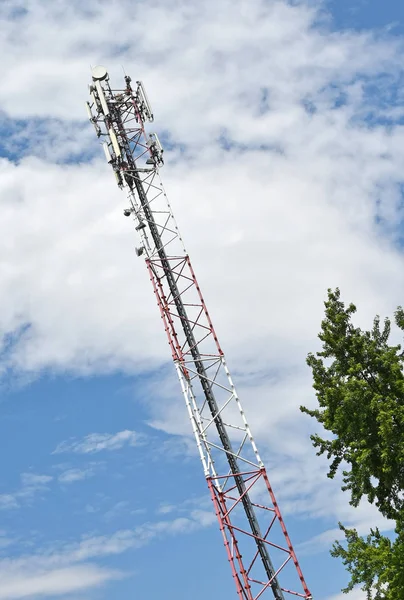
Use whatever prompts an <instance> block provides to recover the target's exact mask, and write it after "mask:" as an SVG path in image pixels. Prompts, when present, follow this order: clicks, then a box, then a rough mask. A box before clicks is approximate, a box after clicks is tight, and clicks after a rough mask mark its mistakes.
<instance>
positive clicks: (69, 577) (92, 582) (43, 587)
mask: <svg viewBox="0 0 404 600" xmlns="http://www.w3.org/2000/svg"><path fill="white" fill-rule="evenodd" d="M119 576H120V575H119V573H116V572H114V571H111V570H108V569H101V568H99V567H96V566H93V565H76V566H74V567H67V568H63V569H54V570H52V571H47V572H34V573H31V574H30V573H25V572H22V571H20V572H19V573H18V577H17V576H16V574H13V573H10V574H7V573H1V571H0V583H1V586H0V598H4V599H6V600H11V599H14V598H29V597H31V596H38V595H40V596H45V597H46V596H62V595H65V594H68V593H70V592H77V591H80V590H86V589H88V588H93V587H98V586H100V585H102V584H104V583H105V582H107V581H109V580H111V579H116V578H118V577H119Z"/></svg>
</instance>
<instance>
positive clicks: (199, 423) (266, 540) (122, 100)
mask: <svg viewBox="0 0 404 600" xmlns="http://www.w3.org/2000/svg"><path fill="white" fill-rule="evenodd" d="M124 79H125V84H124V86H123V87H122V88H120V89H113V88H111V86H110V82H109V76H108V73H107V70H106V69H105V68H104V67H101V66H98V67H95V68H94V69H93V70H92V83H91V85H90V97H91V99H90V102H87V110H88V116H89V119H90V121H91V122H92V123H93V124H94V127H95V130H96V133H97V136H98V137H99V138H101V139H102V140H103V148H104V152H105V156H106V159H107V161H108V163H109V164H110V165H111V167H112V169H113V171H114V175H115V177H116V180H117V183H118V186H119V187H120V188H121V189H124V190H125V191H126V192H127V195H128V200H129V206H128V208H126V209H125V210H124V214H125V215H126V216H132V217H133V219H134V221H135V229H136V231H137V232H138V234H139V236H140V239H141V242H140V245H139V247H138V248H136V254H137V255H138V256H144V258H145V262H146V266H147V269H148V271H149V275H150V281H151V282H152V285H153V290H154V294H155V296H156V300H157V304H158V306H159V309H160V313H161V318H162V321H163V323H164V328H165V331H166V333H167V337H168V343H169V345H170V348H171V353H172V358H173V360H174V364H175V368H176V370H177V375H178V379H179V381H180V385H181V389H182V393H183V396H184V400H185V404H186V408H187V411H188V415H189V419H190V421H191V426H192V430H193V433H194V435H195V440H196V443H197V446H198V451H199V456H200V459H201V462H202V465H203V470H204V474H205V477H206V481H207V484H208V487H209V490H210V494H211V498H212V501H213V506H214V510H215V513H216V516H217V519H218V521H219V526H220V530H221V533H222V536H223V541H224V545H225V548H226V552H227V557H228V560H229V562H230V566H231V570H232V574H233V578H234V581H235V584H236V588H237V594H238V596H239V598H240V600H257V599H258V598H259V597H260V596H262V595H263V594H265V595H266V596H268V595H269V596H271V594H272V597H273V598H275V599H276V600H286V599H287V598H290V597H291V596H295V597H296V596H298V597H301V598H305V599H306V600H309V599H311V598H312V596H311V594H310V592H309V589H308V587H307V585H306V582H305V579H304V577H303V573H302V571H301V568H300V566H299V563H298V560H297V558H296V554H295V552H294V549H293V546H292V543H291V541H290V539H289V535H288V533H287V531H286V527H285V524H284V521H283V518H282V515H281V513H280V510H279V507H278V504H277V502H276V499H275V496H274V493H273V491H272V487H271V485H270V483H269V480H268V477H267V474H266V471H265V467H264V464H263V462H262V460H261V457H260V455H259V453H258V449H257V446H256V443H255V441H254V438H253V436H252V433H251V429H250V427H249V425H248V421H247V419H246V416H245V413H244V410H243V408H242V405H241V402H240V399H239V397H238V395H237V392H236V388H235V387H234V384H233V380H232V378H231V375H230V372H229V369H228V367H227V363H226V360H225V357H224V354H223V351H222V349H221V346H220V344H219V341H218V338H217V335H216V332H215V329H214V328H213V325H212V321H211V319H210V316H209V313H208V311H207V308H206V305H205V302H204V299H203V295H202V293H201V290H200V287H199V285H198V282H197V279H196V277H195V274H194V271H193V268H192V266H191V262H190V259H189V256H188V254H187V252H186V250H185V247H184V244H183V241H182V238H181V235H180V233H179V230H178V227H177V224H176V221H175V219H174V216H173V213H172V210H171V206H170V204H169V202H168V199H167V196H166V193H165V191H164V188H163V185H162V183H161V180H160V175H159V169H160V167H161V166H162V165H163V149H162V147H161V144H160V141H159V138H158V136H157V134H155V133H152V134H150V135H147V134H146V133H145V129H144V123H145V121H150V122H151V121H153V112H152V109H151V107H150V103H149V101H148V98H147V96H146V92H145V89H144V86H143V84H142V82H140V81H137V82H136V86H133V87H132V82H131V79H130V77H127V76H125V78H124Z"/></svg>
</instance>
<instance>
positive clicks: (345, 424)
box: [301, 288, 404, 600]
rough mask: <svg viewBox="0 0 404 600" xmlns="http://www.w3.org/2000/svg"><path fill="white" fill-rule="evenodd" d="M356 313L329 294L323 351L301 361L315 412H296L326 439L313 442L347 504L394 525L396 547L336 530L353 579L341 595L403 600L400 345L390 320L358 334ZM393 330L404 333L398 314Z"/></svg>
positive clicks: (403, 380)
mask: <svg viewBox="0 0 404 600" xmlns="http://www.w3.org/2000/svg"><path fill="white" fill-rule="evenodd" d="M355 312H356V307H355V306H354V305H353V304H350V305H349V306H348V307H345V305H344V303H343V302H342V301H341V298H340V291H339V289H338V288H337V289H336V290H335V291H332V290H328V299H327V301H326V302H325V318H324V320H323V321H322V323H321V332H320V334H319V338H320V340H321V341H322V350H321V352H317V353H316V354H315V355H314V354H309V355H308V358H307V364H308V365H309V366H310V367H311V370H312V374H313V387H314V389H315V391H316V396H317V400H318V404H319V408H317V409H315V410H310V409H308V408H305V407H301V410H302V412H305V413H307V414H308V415H310V416H311V417H314V418H315V419H316V420H317V421H318V423H320V424H321V425H322V426H323V428H324V429H325V430H326V431H327V432H329V433H330V434H332V435H331V436H330V437H329V438H328V439H323V438H322V437H321V436H320V435H318V434H315V435H312V436H311V439H312V441H313V445H314V446H315V447H316V448H317V449H318V451H317V454H318V455H321V454H326V456H327V458H328V460H329V461H330V468H329V472H328V476H329V477H331V478H333V477H334V476H335V475H336V473H337V472H338V470H339V468H340V467H341V466H342V467H343V471H342V475H343V488H342V489H343V490H345V491H349V493H350V497H351V498H350V503H351V504H352V505H353V506H358V504H359V502H360V500H361V499H362V497H364V496H365V497H367V499H368V500H369V502H371V503H374V504H376V506H377V507H378V509H379V511H380V512H381V514H382V515H384V516H385V517H387V518H389V519H394V520H395V521H396V523H397V528H396V533H397V537H396V540H395V541H394V542H391V541H390V540H389V539H388V538H386V537H384V536H382V535H381V534H380V533H379V531H378V530H377V529H375V530H372V531H371V533H370V535H369V536H368V537H367V538H366V539H362V538H361V537H360V536H359V535H358V534H357V532H356V531H355V530H349V529H345V528H344V527H343V526H342V525H341V528H342V530H343V531H344V532H345V536H346V541H347V549H344V548H343V546H341V544H339V543H336V544H335V545H334V548H333V550H332V554H333V556H339V557H341V558H342V560H343V562H344V564H345V565H346V566H347V568H348V571H349V572H350V573H351V582H350V584H349V586H348V588H346V590H347V591H348V590H350V589H352V587H353V586H354V585H356V584H359V583H361V584H362V585H363V589H364V590H365V591H366V592H367V593H368V598H369V599H371V598H374V599H375V600H382V599H386V600H387V599H390V598H391V599H393V598H394V599H395V600H398V599H404V581H403V579H404V531H403V529H404V527H403V523H404V493H403V492H404V373H403V363H404V355H403V353H402V352H401V346H399V345H396V346H394V345H391V346H390V345H389V337H390V329H391V321H390V320H389V319H385V321H384V324H383V327H381V325H380V318H379V317H376V318H375V319H374V322H373V328H372V329H371V330H370V331H362V330H361V329H360V328H358V327H355V326H354V325H353V324H352V315H354V313H355ZM395 323H396V325H397V326H398V327H399V328H400V329H401V330H403V331H404V311H403V309H402V308H401V307H399V308H398V309H397V311H396V313H395ZM399 559H400V560H401V562H400V561H399ZM394 561H396V562H394ZM397 561H398V562H397ZM393 563H394V564H396V572H394V569H393V567H392V566H391V565H392V564H393ZM397 586H401V587H397ZM398 590H399V591H398ZM393 591H394V594H395V595H394V594H393ZM372 594H373V595H372ZM391 594H393V595H391Z"/></svg>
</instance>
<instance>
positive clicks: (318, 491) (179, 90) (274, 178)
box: [0, 0, 404, 600]
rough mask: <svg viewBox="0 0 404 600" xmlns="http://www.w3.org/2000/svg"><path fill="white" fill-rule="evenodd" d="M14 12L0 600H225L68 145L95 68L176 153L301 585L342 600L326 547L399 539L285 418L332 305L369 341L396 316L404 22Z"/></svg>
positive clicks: (166, 7)
mask: <svg viewBox="0 0 404 600" xmlns="http://www.w3.org/2000/svg"><path fill="white" fill-rule="evenodd" d="M213 8H214V9H215V10H213ZM16 9H17V4H16V3H15V2H13V1H9V2H4V3H3V4H2V6H1V7H0V51H1V52H2V54H3V55H5V56H7V57H8V59H7V65H5V67H4V68H5V72H4V76H3V84H4V85H3V86H2V89H1V90H0V103H1V104H0V107H1V111H2V112H1V130H2V134H3V135H2V142H1V146H0V157H1V159H0V205H1V210H2V215H3V219H2V225H0V227H1V231H0V240H1V242H0V244H1V250H0V256H1V260H0V273H2V276H1V277H0V294H1V297H2V298H3V299H4V306H3V309H2V311H1V312H2V314H1V315H0V335H1V339H2V347H1V354H0V356H1V362H0V374H1V382H0V383H1V387H0V391H1V403H0V439H1V440H2V442H1V443H2V457H3V461H2V467H3V468H2V479H1V487H0V519H1V523H0V600H1V599H3V598H7V599H10V600H11V599H14V598H34V599H42V598H55V599H56V598H62V600H104V599H107V598H111V597H115V598H118V599H119V600H129V599H130V598H131V599H132V598H133V597H137V596H139V597H141V596H145V595H147V597H148V598H150V600H157V599H159V598H161V597H162V596H163V595H164V596H165V597H166V596H167V595H168V597H171V596H172V597H175V598H177V599H182V598H184V599H185V598H189V597H190V596H192V598H194V599H195V600H199V599H202V598H204V597H206V596H207V595H211V594H212V590H214V593H215V594H216V595H218V596H219V595H223V596H225V597H226V598H227V597H228V598H231V597H236V593H235V590H234V589H233V582H232V578H231V574H230V571H229V567H228V563H227V560H226V556H225V551H224V548H223V547H222V542H221V537H220V532H219V530H218V527H217V525H216V522H215V518H214V515H213V513H212V507H211V502H210V499H209V497H208V494H207V489H206V484H205V481H204V478H203V473H202V469H201V466H200V464H199V461H198V458H197V455H196V451H195V448H194V444H193V440H192V438H191V437H190V433H191V432H190V431H189V424H188V420H187V416H186V412H185V407H184V406H183V405H182V398H181V394H180V389H179V386H178V385H177V382H176V381H175V378H174V374H173V371H174V369H173V368H172V369H171V365H170V362H169V359H170V353H169V348H168V346H167V342H166V340H165V337H164V331H163V330H162V328H161V322H160V318H159V314H158V309H157V307H156V306H155V304H154V296H153V292H152V289H151V287H150V282H149V279H148V276H147V273H146V271H145V265H144V263H143V261H142V260H139V259H137V258H136V256H135V254H134V252H133V248H134V246H135V245H136V244H137V241H138V240H137V239H136V236H135V232H133V231H132V230H131V227H130V225H129V223H128V220H125V219H124V218H123V217H122V209H123V208H124V207H125V199H124V197H123V195H122V194H120V192H119V190H118V189H117V188H116V187H115V185H114V181H113V177H112V174H111V173H110V169H109V168H108V166H107V165H106V164H105V163H104V162H103V158H102V156H101V152H98V150H99V149H98V148H97V140H96V138H95V136H94V132H93V130H92V128H91V125H89V124H88V125H86V122H85V117H86V115H85V110H84V101H85V100H86V95H87V83H89V79H90V70H89V66H90V64H93V65H94V64H97V63H101V64H105V65H106V66H107V67H108V69H109V70H110V73H111V77H113V78H114V80H120V78H122V70H121V64H123V65H124V66H125V69H126V71H127V72H128V73H129V74H130V75H131V76H132V77H133V79H134V80H136V79H138V78H141V79H143V80H144V81H145V83H146V86H147V89H148V92H149V96H150V99H151V101H152V104H153V108H154V112H155V115H156V123H155V127H156V130H157V131H158V132H162V131H164V136H167V139H170V146H169V148H167V151H166V155H165V156H166V166H165V167H164V171H163V172H162V176H163V180H164V182H165V184H166V187H167V191H168V194H169V196H170V199H171V202H172V205H173V208H174V211H175V213H176V216H177V219H178V221H179V224H180V228H181V230H182V233H183V237H184V239H185V243H186V244H187V246H188V248H189V250H190V253H191V255H192V258H193V262H194V267H195V269H196V271H197V274H198V276H199V278H200V283H201V285H202V287H203V289H204V293H205V298H206V300H207V302H208V304H209V308H210V311H211V315H212V317H213V320H214V323H215V325H216V329H217V331H218V333H219V336H220V338H221V341H222V345H223V347H224V349H225V352H227V354H228V358H229V363H230V366H231V368H232V370H233V372H234V376H235V379H236V382H237V383H238V387H239V390H241V392H242V397H243V399H244V405H245V409H246V412H247V413H248V415H249V419H250V423H251V425H252V428H253V431H254V432H255V435H256V437H257V440H258V444H259V447H260V449H261V453H262V455H263V456H264V457H265V459H266V464H267V467H268V471H269V475H270V478H271V481H272V483H273V486H274V488H275V491H276V493H277V496H278V498H279V501H280V504H281V508H282V509H283V512H284V517H285V520H286V522H287V526H288V529H289V531H290V534H291V537H292V541H293V542H294V544H295V547H296V550H297V552H298V556H299V559H300V562H301V564H302V567H303V570H304V573H305V577H306V579H307V581H308V583H309V586H310V588H311V590H312V593H313V598H314V599H315V600H340V596H339V592H340V589H341V587H343V586H344V585H345V584H346V581H347V577H346V574H345V573H344V570H343V568H342V566H341V565H340V564H339V563H338V561H336V560H334V559H332V558H331V557H330V556H329V553H328V550H329V548H330V546H331V543H332V541H333V540H334V539H335V537H336V536H337V534H338V532H337V531H336V528H337V523H338V521H339V520H340V521H342V522H344V523H345V524H347V525H352V526H356V527H358V529H359V530H360V531H361V533H364V534H365V533H367V531H368V530H369V528H370V527H371V526H373V525H376V524H377V525H379V526H380V527H381V529H382V530H383V531H386V532H387V531H390V530H391V524H389V523H386V522H385V521H383V520H382V519H380V517H379V516H378V515H377V512H376V511H375V510H374V509H373V508H372V507H369V506H368V505H366V504H363V505H361V507H360V508H359V509H357V510H354V509H352V507H349V506H348V497H347V496H346V495H345V494H342V493H341V492H340V491H339V485H340V482H339V481H334V482H332V481H330V480H328V479H327V478H326V464H325V462H323V461H322V459H319V458H316V457H315V453H314V450H313V449H312V448H311V445H310V441H309V434H310V432H311V431H312V427H313V425H312V424H311V423H308V422H307V417H304V416H302V415H300V413H299V410H298V407H299V405H300V404H306V405H307V404H310V403H311V404H312V405H313V402H314V399H313V394H312V392H311V387H310V377H309V373H308V372H307V369H306V367H305V355H306V354H307V352H309V351H312V350H314V349H316V347H317V341H316V335H317V331H318V329H319V326H320V321H321V317H322V302H323V299H324V296H325V293H326V289H327V287H329V286H332V287H333V286H337V285H338V286H340V287H341V289H342V294H343V297H344V298H346V300H347V301H348V302H349V301H354V302H355V303H356V304H357V305H358V308H359V311H358V321H359V324H360V325H362V326H365V327H366V326H370V323H371V319H372V317H373V316H374V314H376V313H380V314H381V315H382V316H384V315H386V314H391V313H392V311H393V310H394V308H395V307H396V306H397V305H398V304H400V303H402V290H403V287H402V286H403V283H404V281H403V273H404V269H403V266H404V265H403V255H402V250H401V248H400V244H397V240H400V239H401V238H400V236H401V235H402V232H401V223H402V196H401V191H402V164H403V160H404V143H403V142H404V139H403V137H404V136H403V132H402V119H403V109H402V106H401V105H400V98H401V97H402V87H401V85H402V80H403V74H404V71H403V64H404V62H403V60H402V57H403V49H404V45H403V35H404V30H403V23H404V9H403V8H402V7H401V6H400V5H399V3H397V2H393V1H392V0H389V1H387V2H381V1H379V0H373V1H370V0H369V1H365V0H362V1H358V2H352V1H351V2H348V0H338V1H337V0H335V1H332V0H329V1H328V2H324V3H322V2H313V1H311V2H309V1H308V2H304V1H303V2H293V3H290V4H288V3H287V2H284V1H283V0H277V1H276V2H266V1H264V0H260V1H259V2H257V3H256V5H254V7H251V3H250V2H249V1H247V0H237V1H236V2H230V1H228V0H221V1H220V2H218V3H217V2H214V1H213V0H209V1H207V2H206V3H204V4H203V6H202V5H201V6H200V5H199V4H198V5H189V4H188V3H187V2H185V0H184V1H182V0H168V1H167V2H165V3H160V2H158V1H157V0H150V1H149V2H148V7H147V9H146V8H145V6H144V4H143V3H140V2H130V1H129V0H117V2H116V3H115V4H114V6H110V5H108V6H107V5H105V3H103V2H101V1H98V0H91V1H90V2H88V3H87V4H86V7H85V8H82V7H81V6H80V4H79V3H75V2H73V3H66V2H60V3H59V4H57V5H56V3H52V2H50V1H48V0H45V1H39V0H30V1H29V2H27V11H26V12H25V13H24V14H20V13H18V14H16ZM325 15H326V16H327V20H325V21H324V16H325ZM391 25H392V27H390V26H391ZM251 30H253V31H254V32H255V33H254V36H251ZM21 31H24V35H23V36H22V35H21ZM117 32H118V34H117ZM262 89H266V90H268V93H267V97H266V102H267V108H268V110H266V111H262V104H261V103H262ZM341 98H343V99H344V100H343V102H342V101H341ZM308 102H309V103H310V107H311V108H310V110H306V109H305V108H304V107H305V106H306V108H307V106H308V104H307V103H308ZM369 115H372V118H371V119H370V116H369ZM223 131H225V132H226V152H224V151H223ZM171 142H173V143H172V144H171ZM252 209H253V210H252ZM257 215H258V216H259V218H258V219H257ZM378 222H382V224H383V226H382V227H380V226H378V225H377V223H378ZM349 597H350V598H351V600H364V596H363V594H361V592H358V591H356V592H354V593H353V594H352V595H350V596H348V597H347V598H349Z"/></svg>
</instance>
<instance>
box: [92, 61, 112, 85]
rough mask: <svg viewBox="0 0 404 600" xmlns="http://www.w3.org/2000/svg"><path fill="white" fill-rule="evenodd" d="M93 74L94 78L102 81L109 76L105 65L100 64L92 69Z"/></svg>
mask: <svg viewBox="0 0 404 600" xmlns="http://www.w3.org/2000/svg"><path fill="white" fill-rule="evenodd" d="M91 75H92V77H93V79H94V80H98V81H102V80H103V79H105V78H106V77H107V75H108V72H107V70H106V68H105V67H103V66H102V65H98V66H97V67H93V68H92V69H91Z"/></svg>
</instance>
